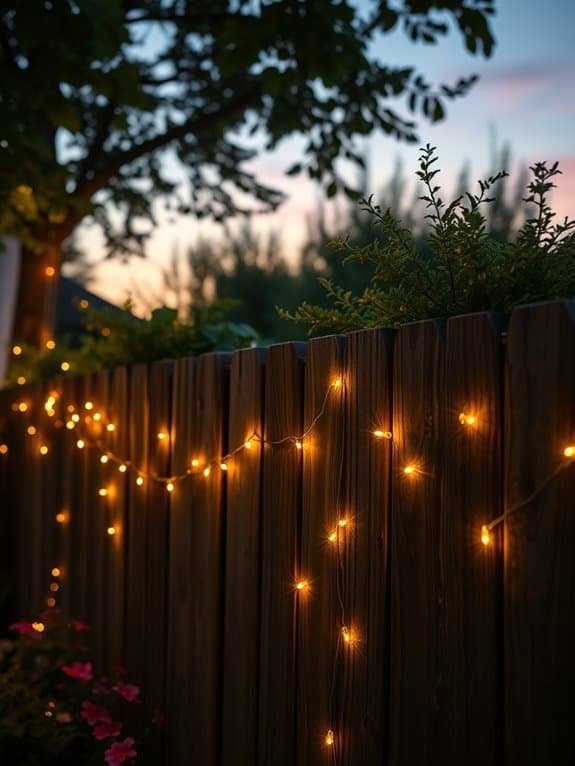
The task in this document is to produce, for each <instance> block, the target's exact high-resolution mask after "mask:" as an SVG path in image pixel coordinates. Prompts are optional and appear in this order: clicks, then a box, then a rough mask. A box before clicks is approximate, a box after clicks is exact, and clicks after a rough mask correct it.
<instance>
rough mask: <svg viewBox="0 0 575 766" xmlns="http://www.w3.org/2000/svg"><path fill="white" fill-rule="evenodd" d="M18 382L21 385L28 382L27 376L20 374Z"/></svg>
mask: <svg viewBox="0 0 575 766" xmlns="http://www.w3.org/2000/svg"><path fill="white" fill-rule="evenodd" d="M16 383H18V385H19V386H23V385H24V383H26V378H25V377H24V376H23V375H19V376H18V377H17V378H16Z"/></svg>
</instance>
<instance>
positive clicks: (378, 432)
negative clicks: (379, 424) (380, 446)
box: [372, 428, 393, 439]
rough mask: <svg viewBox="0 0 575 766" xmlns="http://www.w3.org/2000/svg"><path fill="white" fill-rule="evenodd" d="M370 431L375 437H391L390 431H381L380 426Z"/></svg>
mask: <svg viewBox="0 0 575 766" xmlns="http://www.w3.org/2000/svg"><path fill="white" fill-rule="evenodd" d="M372 433H373V435H374V436H375V438H376V439H391V438H392V437H393V434H392V433H391V431H382V430H381V429H380V428H376V429H375V431H372Z"/></svg>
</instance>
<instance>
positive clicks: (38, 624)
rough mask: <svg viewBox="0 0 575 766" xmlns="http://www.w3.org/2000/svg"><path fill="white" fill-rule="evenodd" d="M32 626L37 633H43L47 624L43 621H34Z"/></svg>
mask: <svg viewBox="0 0 575 766" xmlns="http://www.w3.org/2000/svg"><path fill="white" fill-rule="evenodd" d="M32 627H33V628H34V630H35V631H36V633H43V632H44V630H45V625H44V623H43V622H33V623H32Z"/></svg>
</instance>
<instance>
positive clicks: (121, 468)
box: [118, 463, 128, 473]
mask: <svg viewBox="0 0 575 766" xmlns="http://www.w3.org/2000/svg"><path fill="white" fill-rule="evenodd" d="M127 470H128V466H127V465H126V464H125V463H120V465H119V466H118V471H119V472H120V473H126V471H127Z"/></svg>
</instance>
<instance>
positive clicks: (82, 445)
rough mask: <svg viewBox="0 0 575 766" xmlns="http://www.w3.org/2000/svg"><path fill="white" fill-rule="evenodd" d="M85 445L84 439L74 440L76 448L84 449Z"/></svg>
mask: <svg viewBox="0 0 575 766" xmlns="http://www.w3.org/2000/svg"><path fill="white" fill-rule="evenodd" d="M85 446H86V442H85V441H84V439H78V441H77V442H76V447H78V449H84V447H85Z"/></svg>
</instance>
